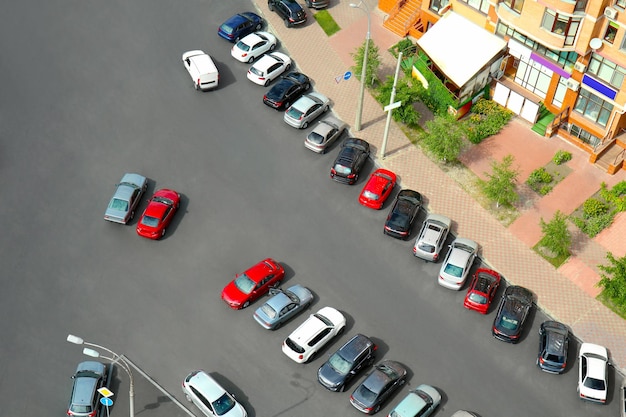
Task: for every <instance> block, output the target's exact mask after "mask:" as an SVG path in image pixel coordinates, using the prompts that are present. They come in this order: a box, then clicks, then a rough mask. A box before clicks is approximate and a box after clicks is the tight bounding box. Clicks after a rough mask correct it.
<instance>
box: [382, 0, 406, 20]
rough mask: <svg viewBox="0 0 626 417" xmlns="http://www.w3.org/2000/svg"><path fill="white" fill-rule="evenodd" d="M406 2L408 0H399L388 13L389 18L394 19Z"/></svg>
mask: <svg viewBox="0 0 626 417" xmlns="http://www.w3.org/2000/svg"><path fill="white" fill-rule="evenodd" d="M404 3H406V0H404V1H399V2H398V3H396V5H395V6H393V8H392V9H391V10H390V11H389V14H388V15H387V19H393V18H394V17H396V16H397V15H398V13H400V9H401V8H402V6H404ZM387 19H385V20H387Z"/></svg>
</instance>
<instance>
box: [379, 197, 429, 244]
mask: <svg viewBox="0 0 626 417" xmlns="http://www.w3.org/2000/svg"><path fill="white" fill-rule="evenodd" d="M420 207H422V195H421V194H420V193H418V192H417V191H413V190H402V191H400V192H399V193H398V196H397V197H396V201H395V202H394V203H393V206H392V207H391V210H390V211H389V215H388V216H387V221H386V222H385V229H384V232H385V234H386V235H389V236H391V237H395V238H397V239H406V238H407V237H408V236H409V235H410V234H411V228H412V227H413V222H415V219H416V218H417V213H419V210H420Z"/></svg>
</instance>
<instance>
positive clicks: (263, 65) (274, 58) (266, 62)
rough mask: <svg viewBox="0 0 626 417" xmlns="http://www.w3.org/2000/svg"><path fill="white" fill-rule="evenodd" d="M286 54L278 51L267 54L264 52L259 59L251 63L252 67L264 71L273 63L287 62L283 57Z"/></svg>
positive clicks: (285, 56)
mask: <svg viewBox="0 0 626 417" xmlns="http://www.w3.org/2000/svg"><path fill="white" fill-rule="evenodd" d="M285 58H287V55H285V54H282V53H280V52H272V53H269V54H265V55H263V56H262V57H261V59H259V60H258V61H257V62H256V64H254V65H252V66H253V67H254V68H256V69H258V70H261V71H266V70H267V69H268V68H269V67H271V66H272V65H274V64H275V63H276V62H287V60H286V59H285Z"/></svg>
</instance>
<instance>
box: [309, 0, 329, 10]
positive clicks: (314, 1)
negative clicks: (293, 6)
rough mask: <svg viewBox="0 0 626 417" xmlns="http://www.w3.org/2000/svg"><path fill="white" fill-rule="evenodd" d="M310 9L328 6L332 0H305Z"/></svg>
mask: <svg viewBox="0 0 626 417" xmlns="http://www.w3.org/2000/svg"><path fill="white" fill-rule="evenodd" d="M304 3H306V7H308V8H309V9H323V8H325V7H328V5H329V4H330V0H304Z"/></svg>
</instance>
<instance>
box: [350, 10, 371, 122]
mask: <svg viewBox="0 0 626 417" xmlns="http://www.w3.org/2000/svg"><path fill="white" fill-rule="evenodd" d="M361 6H364V7H365V10H364V9H361ZM350 7H353V8H355V9H361V10H363V12H364V13H365V14H366V15H367V35H366V36H365V52H364V53H363V65H362V66H361V91H360V92H359V102H358V107H357V110H356V121H355V122H354V129H355V130H356V131H357V132H358V131H359V130H361V117H362V115H363V97H364V95H365V75H366V74H367V53H368V52H369V49H370V29H371V18H370V9H369V6H368V5H367V3H365V2H364V1H363V0H361V1H360V2H359V4H356V3H350Z"/></svg>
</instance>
